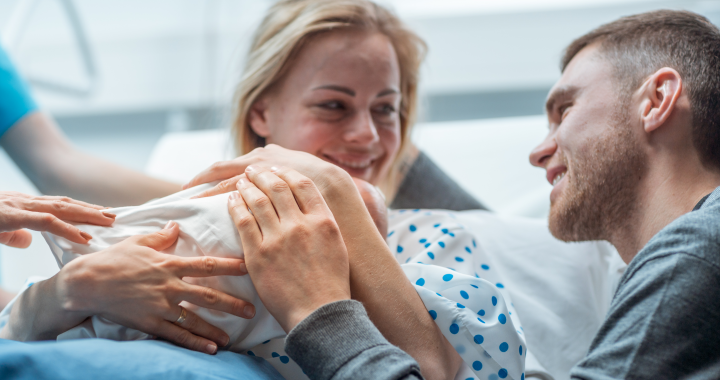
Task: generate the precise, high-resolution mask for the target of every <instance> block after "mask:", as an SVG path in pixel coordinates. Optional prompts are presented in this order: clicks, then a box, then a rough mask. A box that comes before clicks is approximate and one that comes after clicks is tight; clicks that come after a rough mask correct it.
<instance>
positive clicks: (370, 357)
mask: <svg viewBox="0 0 720 380" xmlns="http://www.w3.org/2000/svg"><path fill="white" fill-rule="evenodd" d="M285 352H287V354H288V355H289V356H290V357H291V358H292V359H293V360H294V361H295V362H296V363H297V364H298V365H300V368H302V370H303V371H304V372H305V374H307V375H308V377H310V378H311V379H313V380H315V379H317V380H330V379H332V380H343V379H374V380H385V379H387V380H390V379H392V380H422V379H423V377H422V375H421V374H420V367H419V366H418V364H417V362H416V361H415V360H414V359H413V358H412V357H410V355H408V354H407V353H405V352H404V351H402V350H401V349H399V348H397V347H395V346H393V345H391V344H390V343H389V342H388V341H387V340H386V339H385V338H384V337H383V336H382V334H380V331H378V329H377V328H376V327H375V325H373V324H372V322H370V318H368V315H367V313H366V312H365V308H364V307H363V306H362V304H361V303H360V302H358V301H353V300H347V301H338V302H333V303H329V304H327V305H325V306H323V307H321V308H319V309H317V310H315V311H314V312H313V313H312V314H310V315H309V316H308V317H307V318H305V319H304V320H303V321H302V322H300V323H298V325H297V326H295V328H294V329H292V331H290V333H289V334H288V336H287V338H286V339H285Z"/></svg>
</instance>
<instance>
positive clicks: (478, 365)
mask: <svg viewBox="0 0 720 380" xmlns="http://www.w3.org/2000/svg"><path fill="white" fill-rule="evenodd" d="M472 367H473V369H474V370H476V371H479V370H481V369H482V363H480V361H479V360H475V361H474V362H473V364H472Z"/></svg>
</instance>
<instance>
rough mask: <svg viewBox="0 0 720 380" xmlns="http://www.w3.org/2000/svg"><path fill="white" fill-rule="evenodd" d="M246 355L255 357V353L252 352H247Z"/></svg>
mask: <svg viewBox="0 0 720 380" xmlns="http://www.w3.org/2000/svg"><path fill="white" fill-rule="evenodd" d="M247 354H248V356H255V353H254V352H252V351H248V352H247Z"/></svg>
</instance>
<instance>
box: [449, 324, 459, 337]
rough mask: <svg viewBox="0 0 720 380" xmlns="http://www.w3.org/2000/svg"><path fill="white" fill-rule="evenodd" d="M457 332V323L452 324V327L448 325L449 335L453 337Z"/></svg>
mask: <svg viewBox="0 0 720 380" xmlns="http://www.w3.org/2000/svg"><path fill="white" fill-rule="evenodd" d="M458 332H460V326H458V325H457V323H453V324H452V325H450V333H451V334H453V335H455V334H457V333H458Z"/></svg>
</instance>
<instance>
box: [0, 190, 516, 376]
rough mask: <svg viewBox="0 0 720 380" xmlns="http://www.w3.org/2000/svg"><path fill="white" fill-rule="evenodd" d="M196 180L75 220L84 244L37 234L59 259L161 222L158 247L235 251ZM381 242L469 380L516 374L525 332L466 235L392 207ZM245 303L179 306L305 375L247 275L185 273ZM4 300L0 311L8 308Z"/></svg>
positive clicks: (219, 207)
mask: <svg viewBox="0 0 720 380" xmlns="http://www.w3.org/2000/svg"><path fill="white" fill-rule="evenodd" d="M204 189H205V187H204V186H201V187H198V188H193V189H189V190H185V191H183V192H180V193H177V194H174V195H171V196H169V197H166V198H162V199H159V200H155V201H152V202H149V203H147V204H145V205H142V206H137V207H123V208H117V209H114V210H111V211H112V212H113V213H115V214H117V218H116V221H115V224H114V225H113V228H105V227H98V226H89V225H82V226H81V229H83V230H85V231H87V232H89V233H90V234H91V235H92V236H93V237H94V238H93V240H91V242H90V244H89V245H82V244H75V243H72V242H70V241H68V240H66V239H63V238H60V237H58V236H54V235H51V234H47V233H45V234H44V236H45V238H46V240H47V242H48V244H49V245H50V247H51V249H52V251H53V253H54V254H55V256H56V259H57V261H58V264H59V265H60V266H62V265H65V264H67V263H68V262H69V261H71V260H72V259H74V258H76V257H79V255H83V254H91V253H93V252H97V251H99V250H101V249H103V248H105V247H108V246H110V245H112V244H115V243H117V242H119V241H122V240H124V239H125V238H127V237H129V236H133V235H137V234H146V233H151V232H154V231H157V230H158V229H160V228H162V227H163V226H164V225H165V224H166V223H167V221H168V220H174V221H176V222H177V223H178V224H179V225H180V231H181V233H180V236H179V238H178V242H177V244H175V245H173V246H172V247H170V248H169V249H168V250H166V251H164V252H166V253H169V254H175V255H179V256H202V255H211V256H218V257H242V246H241V243H240V238H239V235H238V233H237V231H236V229H235V226H234V223H233V222H232V220H231V219H230V216H229V214H228V212H227V196H228V195H227V194H223V195H218V196H214V197H209V198H202V199H196V200H190V199H188V198H190V197H191V196H192V195H194V194H197V193H199V192H200V191H202V190H204ZM389 226H390V229H389V231H390V232H389V233H388V238H387V242H388V245H389V247H390V249H391V250H392V252H393V254H394V255H395V256H396V258H397V259H398V261H399V262H400V263H401V266H402V269H403V271H404V272H405V274H406V275H407V277H408V279H409V280H410V281H411V283H412V284H413V285H414V286H415V289H416V290H417V292H418V294H419V296H420V298H421V299H422V301H423V302H424V304H425V306H426V308H427V309H428V313H429V314H430V316H431V317H432V318H433V319H434V320H435V323H437V325H438V326H439V328H440V330H441V331H442V333H443V335H444V336H445V337H446V338H447V340H448V341H449V342H450V343H451V344H452V346H453V347H454V348H455V350H456V351H457V352H458V354H459V355H460V356H461V358H462V359H463V361H464V363H465V370H466V372H465V373H468V374H471V376H472V377H470V376H468V377H470V378H473V377H474V378H478V379H490V380H493V379H505V378H508V379H521V380H523V379H524V362H525V357H526V356H527V349H526V344H525V338H524V334H523V331H522V327H521V325H520V321H519V320H518V318H517V314H516V313H515V310H514V308H513V306H512V303H511V301H510V298H509V295H508V294H507V292H506V291H505V287H504V284H503V283H502V280H501V279H500V278H499V277H498V276H497V274H496V272H495V271H493V268H492V267H493V264H492V262H491V261H490V259H489V257H487V256H486V255H485V254H484V253H483V251H482V248H481V247H480V246H478V245H477V243H476V240H475V237H474V236H473V234H472V233H470V231H468V230H467V229H465V228H464V227H463V226H462V225H461V224H459V223H458V222H457V221H456V220H455V219H454V217H453V214H452V213H449V212H447V211H426V210H413V211H406V210H400V211H393V212H391V213H390V216H389ZM193 281H194V283H197V284H199V285H203V286H209V287H213V288H216V289H219V290H221V291H223V292H226V293H228V294H230V295H233V296H235V297H237V298H241V299H244V300H247V301H249V302H252V303H253V304H254V305H255V306H256V315H255V317H254V318H253V319H251V320H246V319H242V318H239V317H236V316H233V315H229V314H226V313H222V312H217V311H212V310H208V309H205V308H200V307H196V306H194V305H190V304H187V303H183V304H182V305H183V306H185V307H187V308H188V309H189V310H192V311H194V312H195V313H197V314H198V315H199V316H200V317H202V318H203V319H205V320H206V321H208V322H209V323H212V324H213V325H215V326H218V327H219V328H221V329H223V330H224V331H225V332H226V333H228V335H229V336H230V339H231V343H230V345H229V349H230V350H232V351H236V352H241V353H246V354H247V355H252V356H259V357H262V358H264V359H266V360H267V361H268V362H269V363H270V364H271V365H273V366H274V367H275V368H276V369H277V370H278V372H280V373H281V374H282V375H283V376H285V377H286V378H288V379H302V378H306V376H305V375H304V374H303V373H302V370H301V369H300V368H299V366H297V365H296V364H295V363H294V362H293V361H292V359H290V358H289V357H288V356H287V354H286V353H285V352H284V350H283V344H284V335H285V333H284V331H283V330H282V328H281V327H280V326H279V324H278V323H277V321H275V319H274V318H273V317H272V316H271V315H270V314H269V312H268V311H267V309H266V308H265V307H264V306H263V305H262V302H261V301H260V298H259V297H258V295H257V292H256V291H255V289H254V287H253V285H252V282H251V280H250V277H249V276H220V277H211V278H197V279H193ZM11 307H12V304H11V305H8V307H7V308H6V309H5V310H3V312H2V313H1V314H0V323H2V322H1V321H2V319H4V318H6V317H7V315H8V314H9V309H10V308H11ZM93 337H99V338H106V339H113V340H138V339H151V338H152V337H151V336H149V335H147V334H144V333H142V332H139V331H137V330H133V329H129V328H126V327H123V326H120V325H117V324H115V323H113V322H111V321H108V320H105V319H104V318H102V317H98V316H95V317H93V318H91V319H88V320H87V321H86V322H85V323H83V324H82V325H80V326H78V327H75V328H73V329H71V330H69V331H68V332H66V333H64V334H61V335H60V336H59V337H58V339H59V340H60V339H77V338H93ZM464 378H465V377H463V379H464Z"/></svg>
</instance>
